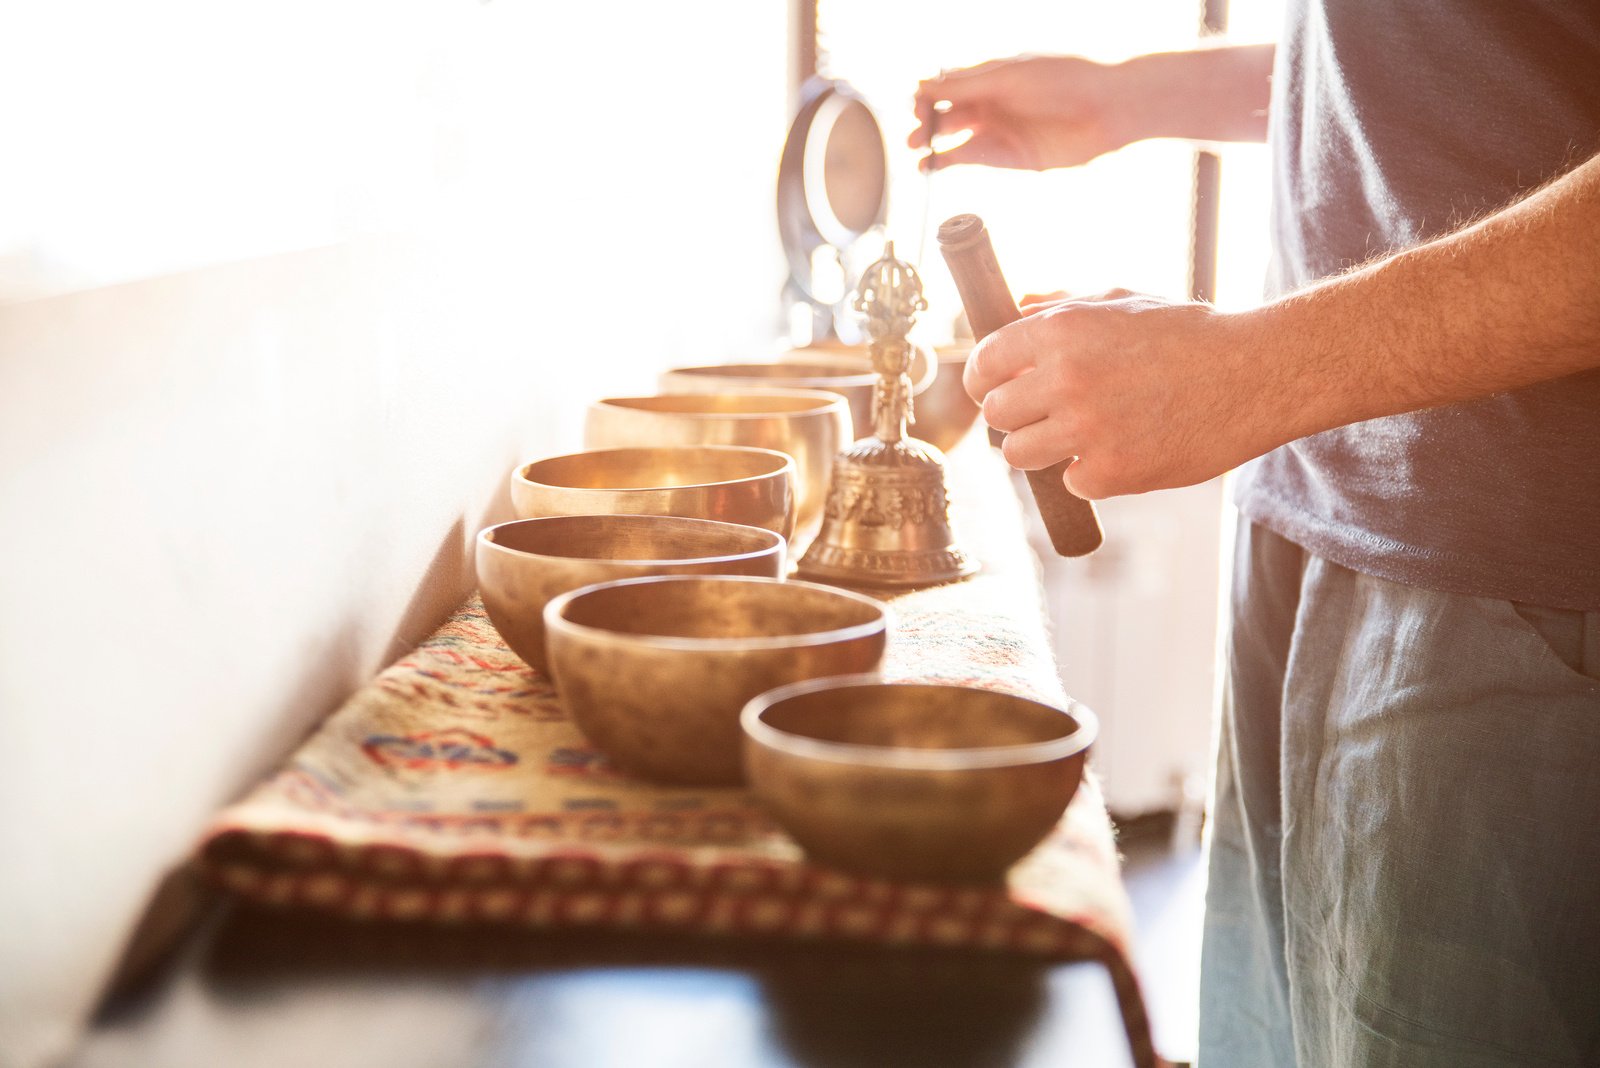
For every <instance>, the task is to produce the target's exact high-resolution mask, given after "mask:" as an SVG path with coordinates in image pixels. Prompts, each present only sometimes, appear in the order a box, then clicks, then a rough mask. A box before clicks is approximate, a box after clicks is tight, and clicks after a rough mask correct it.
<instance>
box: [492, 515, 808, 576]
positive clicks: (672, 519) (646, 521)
mask: <svg viewBox="0 0 1600 1068" xmlns="http://www.w3.org/2000/svg"><path fill="white" fill-rule="evenodd" d="M601 519H608V520H620V521H622V522H623V524H624V525H627V524H630V523H638V524H640V525H641V526H654V525H659V524H664V523H692V524H704V525H705V526H707V527H716V528H721V529H725V530H739V531H754V532H756V533H758V534H765V535H768V536H770V537H772V538H773V539H774V541H773V544H771V545H767V546H763V547H762V548H759V549H751V550H749V551H748V552H741V553H717V554H715V555H712V556H657V557H649V558H645V559H639V560H634V559H627V560H623V559H617V558H613V557H609V556H562V555H558V554H555V553H536V552H530V551H529V550H527V549H516V548H513V547H511V546H509V545H502V544H500V543H499V542H497V541H495V540H494V539H493V538H492V537H490V535H491V534H493V533H494V532H495V531H497V530H502V529H504V528H506V527H512V526H520V525H522V524H525V523H558V522H561V521H562V520H566V521H567V522H569V523H570V522H572V521H574V520H577V521H583V522H594V521H596V520H601ZM477 544H478V548H479V549H480V550H483V549H489V550H493V551H495V552H500V553H505V554H506V555H507V556H510V557H513V558H526V559H532V560H577V561H586V562H592V563H606V564H616V565H618V566H620V567H648V566H649V565H651V564H722V563H732V562H734V561H736V560H759V559H760V558H762V557H764V556H771V555H772V554H773V553H777V554H778V556H779V559H780V560H781V559H783V557H784V556H786V555H787V553H788V550H789V540H788V539H787V538H785V537H784V536H783V535H782V534H779V533H778V532H777V531H775V530H768V529H767V528H766V527H753V526H748V525H746V524H744V523H723V522H721V521H719V520H716V519H691V518H689V517H688V516H678V515H634V514H631V513H620V514H616V515H604V514H602V515H544V516H535V517H534V518H532V519H508V520H506V521H505V522H504V523H495V524H493V525H492V526H487V527H484V528H483V529H482V530H480V531H478V539H477Z"/></svg>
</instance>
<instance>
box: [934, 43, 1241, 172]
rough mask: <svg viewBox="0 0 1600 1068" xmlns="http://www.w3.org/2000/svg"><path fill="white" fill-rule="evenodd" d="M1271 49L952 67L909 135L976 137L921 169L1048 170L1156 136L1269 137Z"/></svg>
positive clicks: (1223, 49)
mask: <svg viewBox="0 0 1600 1068" xmlns="http://www.w3.org/2000/svg"><path fill="white" fill-rule="evenodd" d="M1272 57H1273V46H1272V45H1270V44H1264V45H1261V44H1258V45H1217V46H1213V47H1208V48H1198V49H1191V50H1189V51H1185V52H1161V53H1155V54H1152V55H1146V56H1137V57H1135V58H1133V59H1130V60H1128V61H1126V62H1124V63H1096V62H1094V61H1092V60H1088V59H1084V58H1082V57H1080V56H1018V57H1016V58H1014V59H1001V60H995V61H992V62H989V63H984V64H981V65H979V66H976V67H969V68H967V69H965V70H956V71H948V72H946V73H944V74H941V75H940V76H939V77H937V78H930V79H929V80H927V81H925V82H922V83H921V84H920V85H918V87H917V99H916V108H917V117H918V120H919V125H918V126H917V128H916V129H915V130H913V131H912V133H911V136H910V137H909V138H908V143H909V144H910V146H911V147H912V148H927V147H929V137H930V134H931V133H932V132H933V130H934V127H935V125H936V126H937V131H938V133H939V134H940V135H941V136H942V135H948V134H958V133H961V132H967V133H969V134H970V136H969V137H968V138H967V140H965V141H963V142H961V143H960V144H958V145H956V146H954V147H949V148H946V147H943V146H941V150H940V151H939V152H938V153H937V154H930V155H929V156H926V157H924V159H923V167H924V169H926V168H929V167H933V168H943V167H949V166H953V165H955V164H961V163H981V164H985V165H987V166H991V167H1014V168H1021V169H1024V170H1046V169H1048V168H1052V167H1071V166H1076V165H1077V164H1080V163H1087V162H1088V161H1089V160H1091V159H1094V158H1095V157H1096V156H1099V155H1101V154H1103V153H1106V152H1111V151H1113V150H1115V149H1118V148H1121V147H1123V146H1124V145H1127V144H1131V143H1133V142H1134V141H1142V140H1144V139H1146V138H1151V137H1177V138H1185V139H1188V140H1193V141H1263V140H1265V139H1266V134H1267V101H1268V98H1269V96H1270V88H1271V84H1270V83H1271V75H1272ZM936 109H937V110H938V115H937V117H936V118H935V117H934V112H935V110H936Z"/></svg>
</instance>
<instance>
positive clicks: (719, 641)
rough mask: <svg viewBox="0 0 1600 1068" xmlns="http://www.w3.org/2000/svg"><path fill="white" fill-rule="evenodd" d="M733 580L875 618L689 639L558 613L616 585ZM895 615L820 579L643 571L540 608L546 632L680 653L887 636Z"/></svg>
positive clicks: (583, 589) (751, 649) (873, 599)
mask: <svg viewBox="0 0 1600 1068" xmlns="http://www.w3.org/2000/svg"><path fill="white" fill-rule="evenodd" d="M701 581H706V582H736V583H742V584H745V585H760V586H784V587H790V588H792V587H799V588H801V589H808V590H819V591H822V592H824V593H828V594H835V595H838V596H839V597H841V598H843V599H845V600H849V601H854V602H856V603H857V604H861V605H865V606H867V607H870V608H873V609H875V610H876V611H877V613H878V615H877V618H876V619H871V620H868V621H867V622H865V623H852V624H850V625H849V626H847V627H833V628H831V629H829V630H813V631H806V632H804V633H800V634H773V635H763V636H757V637H743V638H739V637H732V638H693V637H686V636H683V635H673V634H634V633H628V632H624V631H615V630H608V629H606V628H605V627H592V626H590V625H588V624H587V623H574V622H572V621H571V620H570V619H567V618H565V617H564V616H563V615H562V612H564V611H565V610H566V607H567V605H569V604H571V603H572V602H573V601H575V600H577V599H578V598H579V597H583V596H586V595H588V594H591V593H596V592H598V591H601V590H606V589H612V588H614V587H618V586H642V585H646V584H653V585H662V584H666V583H674V582H701ZM893 618H894V617H893V613H892V612H891V611H890V609H889V606H888V605H886V604H884V603H883V602H882V601H880V600H878V599H877V598H876V597H869V596H867V595H866V594H864V593H857V592H855V591H854V590H842V589H840V588H839V587H837V586H826V585H823V584H822V583H820V582H803V581H799V580H796V579H784V578H765V577H762V576H759V575H645V576H642V577H639V578H625V579H611V580H608V581H606V582H594V583H590V584H589V585H587V586H580V587H578V588H577V589H575V590H568V591H567V592H565V593H562V594H559V595H557V596H556V597H553V598H551V599H550V601H549V602H548V603H547V604H546V605H545V606H544V627H545V631H546V633H555V632H558V631H559V632H561V633H565V634H572V635H577V636H580V637H591V636H594V637H598V636H603V637H605V638H606V640H607V641H608V642H616V643H621V644H624V645H632V646H638V647H640V648H647V649H670V650H674V651H681V652H708V653H709V652H763V651H767V650H779V649H804V648H809V647H811V646H816V645H835V644H838V643H841V642H847V641H855V640H857V639H859V638H870V637H872V636H873V635H874V634H882V635H884V637H885V638H887V637H888V633H889V625H890V623H891V621H892V620H893Z"/></svg>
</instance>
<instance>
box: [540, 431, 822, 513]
mask: <svg viewBox="0 0 1600 1068" xmlns="http://www.w3.org/2000/svg"><path fill="white" fill-rule="evenodd" d="M619 452H631V453H643V454H645V455H649V456H659V455H661V454H662V453H690V452H723V453H744V454H745V455H763V456H767V457H770V458H773V459H776V460H779V461H781V462H779V463H778V465H777V467H775V468H774V469H772V470H771V471H763V472H759V473H757V474H753V475H741V476H740V477H738V478H724V479H719V480H717V481H715V482H686V483H683V484H681V485H677V486H566V485H562V484H561V483H559V482H540V481H539V480H537V479H533V478H529V477H528V474H527V472H528V469H529V468H530V467H537V466H538V465H540V464H547V463H554V462H556V461H557V460H576V459H579V458H581V457H585V456H596V455H603V454H606V453H619ZM785 472H788V474H789V476H790V478H797V477H799V471H798V470H797V469H796V466H795V462H794V457H793V456H790V455H789V454H788V453H786V452H779V451H778V450H777V449H763V448H759V447H757V446H755V445H648V446H644V445H618V446H614V447H611V448H605V449H580V450H578V451H577V452H564V453H561V454H559V455H556V456H542V457H540V458H539V459H537V460H529V461H528V462H526V463H522V464H518V465H517V467H516V469H515V470H513V471H512V472H511V479H512V481H513V482H515V483H519V484H522V485H526V486H534V487H537V488H538V489H542V490H558V491H561V492H566V493H666V492H670V491H672V490H696V489H715V488H716V487H718V486H737V485H740V484H742V483H747V482H761V481H764V480H766V479H770V478H772V477H773V476H774V475H782V474H784V473H785ZM684 518H690V517H688V516H685V517H684ZM712 522H716V520H712Z"/></svg>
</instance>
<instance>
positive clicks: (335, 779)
mask: <svg viewBox="0 0 1600 1068" xmlns="http://www.w3.org/2000/svg"><path fill="white" fill-rule="evenodd" d="M957 460H959V462H953V463H952V475H953V478H952V482H953V485H952V497H953V499H954V500H955V501H956V502H957V504H956V507H955V511H954V517H953V518H954V520H955V522H956V523H957V525H958V526H957V529H958V530H959V531H960V532H961V534H962V535H963V537H964V540H965V541H966V542H967V543H968V544H969V545H970V546H971V547H972V548H973V549H975V551H976V552H977V554H978V556H979V558H980V559H981V560H983V561H984V569H983V571H982V572H981V573H980V574H979V575H978V576H976V577H974V578H972V579H969V580H967V581H966V582H962V583H957V584H954V585H948V586H942V587H935V588H932V589H926V590H919V591H915V592H911V593H905V594H902V595H899V596H896V597H892V598H890V599H889V603H890V605H891V608H892V611H893V616H894V621H893V624H892V630H891V638H890V642H889V651H888V654H887V657H886V660H885V664H884V672H883V673H884V675H885V676H886V677H889V678H894V679H923V680H934V679H936V680H943V681H957V682H963V683H967V684H971V685H978V686H984V687H989V688H994V689H999V690H1004V691H1008V692H1012V693H1019V694H1023V695H1025V696H1030V697H1034V698H1037V699H1039V700H1043V701H1047V702H1051V703H1056V704H1060V703H1062V701H1063V700H1064V695H1063V694H1062V692H1061V688H1060V682H1059V680H1058V678H1057V676H1056V672H1055V665H1054V660H1053V658H1052V656H1051V653H1050V648H1049V643H1048V640H1047V637H1046V633H1045V628H1044V622H1043V616H1042V612H1041V609H1040V603H1039V596H1038V586H1037V579H1036V577H1035V571H1034V560H1033V557H1032V555H1031V553H1030V552H1029V551H1028V549H1027V546H1026V544H1025V542H1024V541H1023V538H1022V536H1021V531H1022V524H1021V517H1020V514H1019V512H1018V509H1017V505H1016V501H1015V499H1014V497H1013V496H1012V494H1011V492H1010V490H1009V488H1008V486H1007V484H1006V483H1007V479H1006V477H1005V473H1004V469H1003V468H1001V467H1000V466H999V465H998V463H997V462H995V461H994V460H992V459H991V458H989V457H988V455H987V450H978V449H972V450H967V451H965V452H961V453H958V454H957ZM963 505H964V506H965V507H963ZM199 859H200V864H201V867H202V869H203V870H204V871H205V872H206V873H207V874H208V876H209V877H210V878H211V879H213V880H214V881H215V882H216V883H218V884H219V885H221V886H222V887H223V888H225V889H226V890H228V891H230V892H232V893H234V894H237V895H239V896H240V897H243V898H247V899H249V900H251V901H254V902H258V903H263V904H271V905H282V906H298V907H307V908H314V909H320V910H326V911H332V912H336V913H340V914H344V915H348V916H350V917H353V918H381V919H390V920H416V921H430V922H437V923H486V922H487V923H506V924H519V925H524V926H532V927H553V926H590V927H607V928H629V929H647V928H648V929H669V930H675V931H685V932H698V933H703V934H706V935H761V936H765V937H792V938H796V939H808V938H831V939H845V940H851V941H865V942H877V943H883V944H888V945H943V946H970V947H982V948H989V949H1000V950H1007V951H1013V952H1021V953H1026V954H1030V955H1035V956H1040V957H1045V958H1050V959H1056V960H1080V959H1086V960H1098V961H1101V962H1102V963H1104V964H1105V966H1106V967H1107V969H1108V970H1109V973H1110V976H1111V979H1112V982H1113V985H1114V987H1115V989H1116V992H1117V996H1118V1000H1119V1003H1120V1005H1121V1008H1122V1015H1123V1021H1124V1024H1125V1026H1126V1028H1127V1031H1128V1036H1129V1041H1130V1045H1131V1048H1132V1050H1133V1054H1134V1060H1135V1063H1137V1064H1139V1065H1140V1066H1145V1065H1155V1064H1158V1063H1159V1062H1158V1061H1157V1059H1156V1057H1155V1054H1154V1052H1153V1050H1152V1047H1151V1042H1150V1030H1149V1025H1148V1022H1147V1020H1146V1017H1145V1011H1144V1007H1143V1002H1142V999H1141V997H1140V993H1139V989H1138V984H1137V982H1136V981H1135V978H1134V974H1133V971H1132V969H1131V967H1130V965H1129V963H1128V951H1129V939H1130V920H1129V915H1130V914H1129V906H1128V900H1127V896H1126V894H1125V892H1124V890H1123V888H1122V884H1121V880H1120V877H1119V874H1118V863H1117V857H1116V851H1115V848H1114V844H1113V841H1112V835H1111V829H1110V824H1109V821H1108V820H1107V817H1106V813H1105V808H1104V805H1103V803H1102V801H1101V798H1100V795H1099V791H1098V789H1097V788H1096V786H1095V784H1094V782H1093V780H1092V778H1087V779H1086V781H1085V784H1084V786H1083V788H1082V789H1080V790H1079V792H1078V794H1077V796H1076V797H1075V798H1074V800H1073V802H1072V804H1071V806H1070V807H1069V808H1068V810H1067V814H1066V815H1065V817H1064V818H1063V819H1062V821H1061V823H1060V824H1059V825H1058V827H1057V828H1056V830H1055V831H1054V832H1053V833H1052V835H1051V836H1050V837H1049V838H1048V839H1047V840H1046V842H1045V843H1043V844H1042V845H1041V846H1040V847H1039V848H1038V849H1036V850H1035V851H1034V852H1033V853H1032V854H1030V855H1029V856H1028V857H1026V858H1024V860H1023V861H1021V862H1020V863H1019V864H1018V865H1017V866H1016V867H1015V868H1014V869H1013V870H1012V872H1011V873H1010V875H1009V877H1008V880H1007V885H1006V886H1004V887H1000V886H996V887H994V888H982V887H957V888H952V887H939V886H923V885H907V884H897V883H892V882H886V881H882V880H875V879H866V878H859V877H855V876H850V875H845V874H842V873H839V872H834V871H829V870H825V869H822V868H818V867H814V866H811V865H808V864H807V863H806V862H805V859H804V857H803V856H802V854H801V853H800V851H799V849H798V848H797V847H796V846H795V845H794V843H793V842H792V841H791V840H789V839H788V838H787V836H785V835H784V834H783V833H782V832H781V831H780V830H778V829H777V828H776V827H775V826H774V825H773V824H772V823H771V822H770V821H769V820H768V818H767V817H766V816H765V815H764V814H763V813H762V811H761V810H760V808H759V807H758V806H757V805H756V804H755V802H754V801H753V800H752V798H751V797H750V795H749V794H748V793H746V792H745V791H743V790H737V789H698V788H697V789H685V788H669V787H658V786H651V785H648V784H645V783H642V782H639V781H636V780H632V779H629V778H627V777H626V776H624V775H622V774H621V773H619V772H617V771H616V770H614V769H613V768H612V767H611V766H610V765H609V764H608V763H607V761H606V759H605V757H604V755H603V754H601V753H600V752H598V751H597V750H596V749H594V748H593V747H592V746H591V745H590V744H589V743H588V742H587V741H586V740H585V739H584V737H583V735H582V734H581V733H580V732H579V731H578V730H577V728H576V727H575V726H573V724H572V723H571V721H570V720H569V719H568V718H567V716H566V713H565V712H564V711H563V709H562V707H561V704H560V701H559V699H558V698H557V696H556V693H555V691H554V690H553V689H552V687H551V685H550V683H549V681H548V680H547V679H546V678H545V677H544V676H542V675H540V674H538V673H537V672H535V671H534V670H533V669H531V668H529V667H528V666H527V665H525V664H524V663H523V662H522V661H521V660H520V659H518V658H517V656H516V655H515V654H514V653H512V652H511V651H510V650H509V649H508V648H506V646H505V644H504V643H503V642H502V641H501V640H500V636H499V635H498V634H497V633H496V632H495V629H494V627H493V625H492V624H491V623H490V622H489V620H488V617H487V616H486V615H485V613H484V611H483V606H482V603H481V601H480V600H479V599H478V598H477V597H473V598H472V599H470V600H469V601H468V602H467V603H466V604H464V605H463V606H462V607H461V608H460V609H459V610H458V611H456V613H455V614H454V615H453V616H452V617H451V618H450V619H449V620H448V621H447V622H446V623H445V624H444V625H443V626H442V627H440V628H439V630H438V631H437V632H436V633H435V634H434V635H433V636H432V637H430V638H429V639H428V640H427V641H425V642H424V643H422V645H421V646H419V647H418V648H417V649H416V650H415V651H413V652H412V653H411V654H409V655H407V656H405V657H403V658H402V659H401V660H400V661H398V662H397V663H395V664H394V665H392V666H391V667H389V668H388V669H386V670H385V671H383V672H382V673H381V674H380V675H379V676H378V677H377V678H376V679H374V680H373V681H372V682H371V683H369V684H368V685H366V686H365V687H363V688H362V689H361V690H360V691H358V692H357V693H356V694H355V695H354V696H353V697H351V698H350V700H349V701H348V702H346V703H345V704H344V706H343V707H341V708H340V709H339V710H338V711H337V712H335V713H334V714H333V715H332V716H330V717H329V718H328V720H327V721H326V722H325V723H324V724H323V725H322V726H321V727H320V728H319V729H318V730H317V731H316V732H315V733H314V734H313V735H312V736H311V737H310V738H309V739H307V740H306V742H305V743H304V744H303V745H302V746H301V747H300V748H299V750H298V751H297V752H295V753H294V754H293V756H292V757H291V758H290V759H289V761H288V763H287V765H286V766H285V767H283V768H282V769H281V770H279V771H278V772H277V773H276V774H274V775H273V776H272V777H271V778H269V779H268V780H267V781H266V782H265V783H263V784H262V785H260V786H259V787H257V788H256V789H255V790H254V791H253V792H252V793H251V794H250V795H249V796H247V797H246V798H245V799H244V800H243V801H241V802H239V803H237V804H235V805H233V806H231V807H229V808H227V809H225V810H224V811H223V812H221V813H220V814H219V815H218V816H217V818H216V820H215V821H214V822H213V824H212V826H211V827H210V828H209V830H208V831H207V833H206V835H205V837H204V840H203V841H202V843H201V846H200V856H199Z"/></svg>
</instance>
